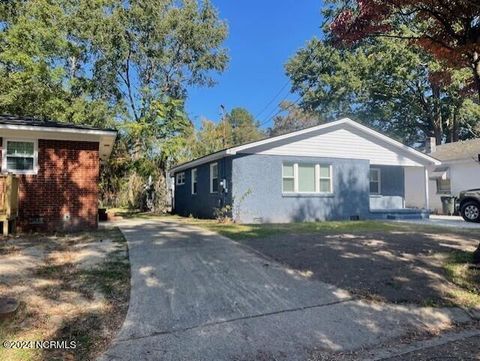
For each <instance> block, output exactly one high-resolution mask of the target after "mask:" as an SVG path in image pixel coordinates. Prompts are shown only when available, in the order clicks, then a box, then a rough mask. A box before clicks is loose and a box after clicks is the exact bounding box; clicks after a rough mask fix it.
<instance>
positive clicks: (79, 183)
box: [0, 115, 117, 230]
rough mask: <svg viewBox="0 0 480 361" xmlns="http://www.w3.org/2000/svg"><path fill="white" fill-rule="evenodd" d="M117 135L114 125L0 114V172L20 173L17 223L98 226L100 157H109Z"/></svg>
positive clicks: (38, 226) (31, 227) (47, 226)
mask: <svg viewBox="0 0 480 361" xmlns="http://www.w3.org/2000/svg"><path fill="white" fill-rule="evenodd" d="M116 135H117V133H116V131H114V130H104V129H96V128H90V127H86V126H78V125H70V124H63V123H56V122H52V121H40V120H37V119H31V118H21V117H13V116H4V115H3V116H2V115H0V173H3V174H6V173H13V174H16V175H17V176H18V177H19V178H20V186H19V188H20V189H19V193H20V194H19V218H18V220H17V225H18V226H19V228H20V229H21V230H73V229H80V228H82V229H83V228H95V227H97V214H98V180H99V167H100V162H101V161H105V160H107V159H108V157H109V156H110V153H111V151H112V147H113V144H114V142H115V138H116ZM0 181H1V178H0ZM0 189H2V187H0Z"/></svg>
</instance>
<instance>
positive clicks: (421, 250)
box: [238, 229, 480, 306]
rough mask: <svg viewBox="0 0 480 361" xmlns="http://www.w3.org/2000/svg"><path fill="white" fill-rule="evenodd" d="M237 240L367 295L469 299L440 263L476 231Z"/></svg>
mask: <svg viewBox="0 0 480 361" xmlns="http://www.w3.org/2000/svg"><path fill="white" fill-rule="evenodd" d="M238 241H239V242H241V243H243V244H245V245H247V246H249V247H250V248H252V249H253V250H255V251H257V252H258V253H260V254H262V255H264V256H267V257H269V258H272V259H274V260H276V261H279V262H281V263H283V264H285V265H287V266H288V267H289V268H291V269H292V270H295V271H296V272H301V274H302V275H304V276H306V277H309V278H312V279H317V280H320V281H322V282H326V283H330V284H333V285H335V286H338V287H340V288H344V289H348V290H349V291H351V292H353V293H354V294H356V295H359V296H362V297H365V298H368V299H373V300H379V301H385V302H394V303H415V304H420V305H462V306H465V305H467V306H468V302H471V299H468V297H464V293H465V292H464V291H465V290H463V289H462V288H460V287H459V286H457V285H455V284H453V283H452V282H450V281H449V280H448V279H447V274H446V271H445V268H444V264H445V262H446V261H447V259H448V258H449V255H451V254H452V252H458V251H460V250H461V251H473V250H474V249H475V247H476V246H477V245H478V242H479V241H480V235H479V234H478V233H477V234H476V233H473V232H452V231H449V230H442V232H441V233H439V232H434V231H433V230H428V231H421V230H418V229H414V230H411V231H409V230H402V231H400V230H394V231H384V232H356V233H354V234H349V233H344V234H333V233H332V234H325V233H315V234H294V235H293V234H285V235H275V236H272V237H267V238H248V239H239V240H238ZM475 300H477V299H475Z"/></svg>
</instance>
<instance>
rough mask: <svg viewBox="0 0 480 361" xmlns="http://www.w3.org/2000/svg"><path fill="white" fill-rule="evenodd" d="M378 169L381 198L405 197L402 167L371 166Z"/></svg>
mask: <svg viewBox="0 0 480 361" xmlns="http://www.w3.org/2000/svg"><path fill="white" fill-rule="evenodd" d="M372 168H379V169H380V179H381V189H380V191H381V194H382V196H400V197H405V172H404V169H403V167H402V166H393V165H392V166H391V165H372Z"/></svg>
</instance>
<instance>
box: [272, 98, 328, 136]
mask: <svg viewBox="0 0 480 361" xmlns="http://www.w3.org/2000/svg"><path fill="white" fill-rule="evenodd" d="M280 109H281V110H282V113H283V114H279V115H277V116H276V117H275V118H274V119H273V127H272V128H271V129H269V135H270V136H276V135H281V134H285V133H289V132H294V131H296V130H300V129H305V128H308V127H313V126H315V125H319V124H322V123H323V120H322V118H321V116H320V115H318V114H317V113H315V112H313V111H308V110H305V109H302V108H301V107H299V106H298V105H297V104H296V103H293V102H290V101H287V100H285V101H282V102H281V103H280Z"/></svg>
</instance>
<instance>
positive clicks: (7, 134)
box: [0, 124, 117, 161]
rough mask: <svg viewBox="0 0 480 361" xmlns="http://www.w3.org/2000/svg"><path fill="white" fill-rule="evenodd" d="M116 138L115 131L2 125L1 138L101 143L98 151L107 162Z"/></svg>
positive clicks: (0, 129)
mask: <svg viewBox="0 0 480 361" xmlns="http://www.w3.org/2000/svg"><path fill="white" fill-rule="evenodd" d="M116 137H117V133H116V132H114V131H104V130H89V129H87V130H84V129H73V128H70V129H65V128H46V127H32V126H13V125H10V126H9V125H4V124H0V138H21V139H37V140H38V139H47V140H67V141H83V142H96V143H99V148H98V150H99V156H100V159H101V160H102V161H106V160H108V158H109V157H110V154H111V153H112V149H113V145H114V143H115V139H116Z"/></svg>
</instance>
